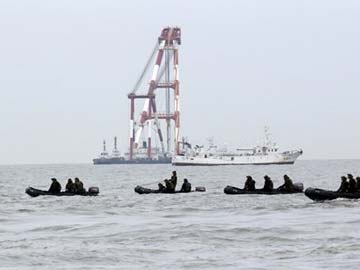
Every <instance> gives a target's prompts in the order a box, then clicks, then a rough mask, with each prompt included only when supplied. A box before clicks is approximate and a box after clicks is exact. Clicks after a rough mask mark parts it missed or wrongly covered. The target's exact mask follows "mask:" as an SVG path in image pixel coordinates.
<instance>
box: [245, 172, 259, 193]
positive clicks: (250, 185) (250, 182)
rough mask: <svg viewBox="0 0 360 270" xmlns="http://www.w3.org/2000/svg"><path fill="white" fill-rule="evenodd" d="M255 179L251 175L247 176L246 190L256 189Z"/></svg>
mask: <svg viewBox="0 0 360 270" xmlns="http://www.w3.org/2000/svg"><path fill="white" fill-rule="evenodd" d="M255 183H256V182H255V180H254V179H252V177H251V176H249V175H248V176H246V181H245V185H244V189H245V190H246V191H254V190H255Z"/></svg>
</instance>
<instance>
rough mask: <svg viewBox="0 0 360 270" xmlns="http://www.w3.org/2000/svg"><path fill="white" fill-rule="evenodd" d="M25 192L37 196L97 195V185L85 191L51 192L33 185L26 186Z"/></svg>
mask: <svg viewBox="0 0 360 270" xmlns="http://www.w3.org/2000/svg"><path fill="white" fill-rule="evenodd" d="M25 193H26V194H28V195H29V196H31V197H37V196H41V195H51V196H76V195H78V196H97V195H98V194H99V188H98V187H90V188H89V190H88V191H86V192H85V193H81V194H80V193H72V192H59V193H52V192H49V191H46V190H40V189H36V188H33V187H28V188H27V189H26V190H25Z"/></svg>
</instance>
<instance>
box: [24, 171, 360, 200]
mask: <svg viewBox="0 0 360 270" xmlns="http://www.w3.org/2000/svg"><path fill="white" fill-rule="evenodd" d="M283 179H284V183H283V184H282V185H280V186H279V187H277V188H274V183H273V181H272V180H271V178H270V177H269V176H268V175H265V176H264V185H263V186H262V188H258V189H256V187H255V184H256V181H255V180H254V179H253V178H252V177H251V176H246V180H245V184H244V187H243V188H242V189H241V188H237V187H232V186H227V187H225V189H224V193H226V194H284V193H285V194H290V193H298V192H303V185H302V183H293V181H292V180H291V178H290V177H289V176H288V175H286V174H285V175H284V176H283ZM51 180H52V183H51V186H50V188H49V190H48V191H42V190H37V189H34V188H31V187H29V188H27V189H26V193H27V194H29V195H30V196H32V197H36V196H39V195H67V196H69V195H85V196H96V195H98V194H99V189H98V188H97V187H90V188H89V190H88V191H86V190H85V188H84V184H83V183H82V181H80V179H79V178H78V177H75V178H74V181H73V180H72V179H71V178H69V179H68V181H67V184H66V186H65V191H63V192H62V191H61V184H60V183H59V182H58V180H57V179H56V178H51ZM177 183H178V176H177V173H176V171H173V172H172V175H171V177H170V178H169V179H164V181H163V182H160V183H158V189H149V188H144V187H141V186H137V187H136V188H135V192H137V193H139V194H148V193H188V192H192V191H199V192H204V191H206V188H205V187H196V188H195V189H194V190H192V186H191V183H190V182H189V181H188V179H186V178H184V180H183V184H182V186H181V189H180V190H176V186H177ZM304 193H305V195H306V196H307V197H309V198H310V199H312V200H318V201H319V200H332V199H336V198H360V176H358V177H356V178H354V176H353V175H352V174H347V177H346V176H341V185H340V187H339V188H338V189H337V190H336V191H329V190H323V189H317V188H307V189H306V190H305V192H304Z"/></svg>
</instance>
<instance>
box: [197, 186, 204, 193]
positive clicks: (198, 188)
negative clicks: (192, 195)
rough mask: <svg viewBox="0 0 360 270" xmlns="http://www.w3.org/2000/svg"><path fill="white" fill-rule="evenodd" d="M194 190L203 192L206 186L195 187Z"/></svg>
mask: <svg viewBox="0 0 360 270" xmlns="http://www.w3.org/2000/svg"><path fill="white" fill-rule="evenodd" d="M195 191H197V192H205V191H206V188H205V187H195Z"/></svg>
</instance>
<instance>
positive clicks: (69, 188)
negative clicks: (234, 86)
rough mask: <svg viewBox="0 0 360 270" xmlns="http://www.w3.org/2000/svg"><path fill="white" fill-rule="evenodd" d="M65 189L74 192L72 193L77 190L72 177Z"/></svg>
mask: <svg viewBox="0 0 360 270" xmlns="http://www.w3.org/2000/svg"><path fill="white" fill-rule="evenodd" d="M65 191H66V192H72V193H73V192H75V184H74V182H73V181H72V179H71V178H69V179H68V182H67V184H66V186H65Z"/></svg>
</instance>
